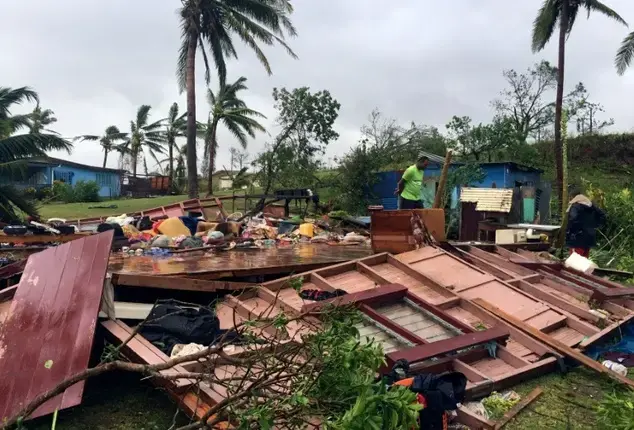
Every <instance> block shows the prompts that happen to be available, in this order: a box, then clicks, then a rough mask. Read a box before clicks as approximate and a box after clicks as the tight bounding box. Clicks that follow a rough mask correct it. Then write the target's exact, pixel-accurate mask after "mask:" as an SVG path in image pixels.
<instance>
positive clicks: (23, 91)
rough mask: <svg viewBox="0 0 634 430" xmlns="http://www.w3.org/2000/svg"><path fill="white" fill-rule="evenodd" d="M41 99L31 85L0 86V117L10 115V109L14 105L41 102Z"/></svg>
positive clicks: (3, 117) (4, 117) (5, 117)
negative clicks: (16, 86) (17, 86)
mask: <svg viewBox="0 0 634 430" xmlns="http://www.w3.org/2000/svg"><path fill="white" fill-rule="evenodd" d="M39 101H40V98H39V96H38V95H37V93H36V92H35V91H33V90H32V89H31V88H29V87H19V88H9V87H0V119H7V118H8V117H9V109H10V108H11V106H12V105H21V104H22V103H24V102H35V103H39Z"/></svg>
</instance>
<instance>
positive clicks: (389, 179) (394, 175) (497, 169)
mask: <svg viewBox="0 0 634 430" xmlns="http://www.w3.org/2000/svg"><path fill="white" fill-rule="evenodd" d="M458 167H460V164H452V165H451V166H449V170H450V171H452V170H454V169H456V168H458ZM480 167H481V168H482V169H483V170H484V172H485V174H486V176H485V178H484V181H483V182H482V183H476V184H472V186H474V187H479V188H491V187H492V186H493V184H495V186H496V187H497V188H513V187H514V186H515V181H518V182H522V183H524V184H527V185H534V186H537V185H538V184H539V183H540V179H541V172H539V171H534V170H533V169H528V168H524V167H522V166H519V165H516V164H513V163H485V164H481V165H480ZM441 171H442V168H441V166H440V164H438V163H430V164H429V165H428V166H427V168H426V169H425V178H437V177H439V176H440V173H441ZM377 176H378V181H377V183H376V184H375V185H374V186H373V187H372V192H373V194H374V195H375V196H378V199H377V201H376V202H375V203H378V204H381V205H383V207H384V208H385V209H388V210H393V209H397V207H398V199H397V197H396V196H394V190H395V189H396V186H397V184H398V181H399V180H400V179H401V176H403V170H400V171H391V172H380V173H377ZM457 201H458V189H457V188H455V189H454V190H452V194H451V207H452V208H453V207H455V205H456V204H457ZM430 206H431V205H430V204H429V203H428V202H426V203H425V207H430Z"/></svg>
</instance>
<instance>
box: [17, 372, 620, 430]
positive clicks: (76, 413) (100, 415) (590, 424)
mask: <svg viewBox="0 0 634 430" xmlns="http://www.w3.org/2000/svg"><path fill="white" fill-rule="evenodd" d="M538 386H539V387H541V388H542V390H543V391H544V393H543V394H542V395H541V396H540V397H539V398H538V399H537V400H536V401H534V402H532V403H531V404H530V405H528V406H527V407H526V408H524V409H523V410H522V411H521V412H520V413H519V414H518V415H517V416H516V417H515V418H514V419H513V420H512V421H511V422H509V423H508V424H507V425H506V426H505V428H507V429H513V430H546V429H548V430H570V429H573V430H586V429H593V430H594V429H597V424H596V413H595V410H596V407H597V406H598V404H599V402H600V401H601V399H602V398H603V396H604V395H605V394H606V393H612V392H613V391H614V390H615V386H614V384H613V383H612V382H611V381H610V380H609V379H607V378H606V377H603V376H601V377H597V374H596V373H594V372H592V371H589V370H586V369H584V368H577V369H574V370H572V371H571V372H569V373H567V374H566V375H560V374H556V373H551V374H548V375H545V376H542V377H539V378H536V379H533V380H531V381H528V382H526V383H524V384H521V385H518V386H516V387H514V388H513V389H514V390H515V391H516V392H518V393H519V394H520V395H521V396H525V395H527V394H528V393H530V392H531V391H532V390H533V389H534V388H535V387H538ZM176 411H177V406H176V404H174V403H173V402H172V401H171V400H170V399H169V398H168V396H167V394H166V393H164V392H163V391H161V390H159V389H156V388H154V387H153V386H151V385H150V384H149V383H148V382H143V381H140V380H139V376H138V375H133V374H127V373H117V374H110V375H107V376H105V377H102V378H97V379H94V380H92V381H90V382H89V383H88V384H87V386H86V391H85V393H84V401H83V403H82V404H81V406H78V407H76V408H73V409H68V410H64V411H61V412H60V413H59V418H58V422H57V428H58V429H64V430H89V429H90V430H167V429H169V428H170V427H171V426H172V422H173V419H174V415H175V413H176ZM51 419H52V416H48V417H44V418H41V419H38V420H35V421H33V422H29V423H27V429H28V430H48V429H50V428H51ZM176 423H177V427H178V426H181V425H184V424H186V423H187V418H186V417H185V416H184V415H183V414H182V413H180V412H179V413H178V414H177V415H176Z"/></svg>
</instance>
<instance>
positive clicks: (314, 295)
mask: <svg viewBox="0 0 634 430" xmlns="http://www.w3.org/2000/svg"><path fill="white" fill-rule="evenodd" d="M346 294H348V292H347V291H344V290H340V289H337V290H335V291H332V292H331V291H323V290H302V291H300V292H299V296H300V297H301V298H302V299H304V300H313V301H316V302H321V301H323V300H328V299H334V298H335V297H341V296H345V295H346Z"/></svg>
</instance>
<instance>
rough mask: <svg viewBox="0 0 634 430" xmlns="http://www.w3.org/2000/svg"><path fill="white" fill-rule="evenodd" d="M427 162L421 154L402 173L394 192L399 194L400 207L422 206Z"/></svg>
mask: <svg viewBox="0 0 634 430" xmlns="http://www.w3.org/2000/svg"><path fill="white" fill-rule="evenodd" d="M428 164H429V158H427V157H425V156H422V157H420V158H419V159H418V161H416V164H413V165H411V166H409V167H408V168H407V170H405V173H403V177H402V178H401V180H400V181H399V182H398V188H397V189H396V193H395V194H398V195H400V196H401V207H400V209H422V208H423V177H424V175H425V168H426V167H427V165H428Z"/></svg>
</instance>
